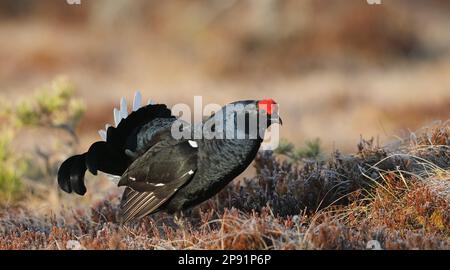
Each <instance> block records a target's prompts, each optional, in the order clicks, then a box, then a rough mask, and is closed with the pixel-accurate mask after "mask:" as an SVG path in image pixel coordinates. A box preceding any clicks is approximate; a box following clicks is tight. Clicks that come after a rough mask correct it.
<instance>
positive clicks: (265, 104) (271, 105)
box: [258, 98, 277, 115]
mask: <svg viewBox="0 0 450 270" xmlns="http://www.w3.org/2000/svg"><path fill="white" fill-rule="evenodd" d="M276 105H277V103H276V102H275V101H274V100H273V99H271V98H269V99H263V100H261V101H259V102H258V107H259V108H260V109H263V110H265V111H266V112H267V114H269V115H271V114H272V113H273V109H275V108H276V107H275V106H276Z"/></svg>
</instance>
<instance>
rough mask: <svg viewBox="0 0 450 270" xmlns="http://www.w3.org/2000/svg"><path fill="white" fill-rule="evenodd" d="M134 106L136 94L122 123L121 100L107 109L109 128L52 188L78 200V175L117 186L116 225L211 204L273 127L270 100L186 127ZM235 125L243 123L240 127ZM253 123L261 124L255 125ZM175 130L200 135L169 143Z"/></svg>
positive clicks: (155, 109) (156, 108)
mask: <svg viewBox="0 0 450 270" xmlns="http://www.w3.org/2000/svg"><path fill="white" fill-rule="evenodd" d="M140 104H141V95H140V93H136V95H135V98H134V102H133V112H132V113H131V114H129V115H128V108H127V104H126V101H125V99H122V100H121V106H120V110H117V109H114V120H115V122H116V126H115V127H113V126H109V125H107V126H106V130H101V131H100V135H101V137H102V138H103V141H99V142H96V143H94V144H92V145H91V147H90V148H89V150H88V151H87V152H86V153H84V154H81V155H76V156H72V157H70V158H68V159H67V160H66V161H64V162H63V163H62V165H61V167H60V168H59V171H58V184H59V186H60V188H61V189H63V190H64V191H66V192H68V193H71V192H75V193H77V194H79V195H84V194H85V193H86V187H85V185H84V176H85V172H86V170H89V171H90V172H91V173H92V174H94V175H97V173H98V172H99V171H101V172H104V173H106V174H108V175H109V176H110V177H112V178H116V179H117V180H119V179H120V181H119V182H118V185H119V186H126V189H125V191H124V194H123V196H122V200H121V209H122V222H123V223H125V222H128V221H130V220H134V219H140V218H142V217H144V216H146V215H149V214H152V213H155V212H157V211H161V210H164V211H167V212H168V213H178V212H180V211H182V210H185V209H189V208H191V207H193V206H195V205H197V204H200V203H201V202H203V201H205V200H207V199H209V198H211V197H212V196H214V195H215V194H217V193H218V192H219V191H220V190H221V189H222V188H224V187H225V186H226V185H227V184H228V183H229V182H230V181H231V180H233V179H234V178H235V177H236V176H238V175H239V174H240V173H242V172H243V171H244V170H245V169H246V168H247V167H248V166H249V165H250V163H251V162H252V160H253V159H254V158H255V156H256V154H257V152H258V149H259V148H260V145H261V143H262V141H263V137H264V132H265V130H266V128H268V127H269V126H270V125H271V124H272V123H280V124H281V119H280V118H279V116H278V107H277V104H276V103H275V102H274V101H273V100H271V99H266V100H261V101H256V100H249V101H238V102H234V103H231V104H229V105H234V106H233V107H232V108H233V109H229V107H230V106H229V105H227V106H225V107H223V108H222V109H221V110H220V111H219V112H216V113H215V114H214V115H212V116H211V117H209V118H208V119H207V120H205V121H204V122H203V123H201V124H202V125H194V126H189V125H188V124H187V123H186V122H182V121H181V120H178V119H177V118H176V117H174V116H172V114H171V111H170V110H169V109H168V108H167V106H166V105H163V104H151V102H149V104H148V105H146V106H143V107H141V106H140ZM239 119H244V122H245V125H244V126H243V125H239V124H238V122H239ZM252 119H256V122H257V125H256V126H257V130H256V132H252V130H251V128H250V127H252V124H251V123H250V122H251V120H252ZM261 119H262V120H261ZM222 120H223V121H222ZM177 121H178V122H177ZM261 121H264V122H265V123H264V124H262V125H260V124H261ZM180 123H181V124H180ZM229 123H233V124H234V125H229ZM175 124H180V126H179V127H178V126H177V128H176V129H175V130H178V131H180V132H182V131H186V130H187V134H190V135H193V134H194V133H195V132H194V130H196V128H198V126H200V127H202V128H203V129H200V130H201V131H203V133H205V134H204V136H202V137H201V138H200V139H196V137H195V138H192V139H191V138H177V139H175V138H174V137H175V136H173V130H174V128H173V127H174V126H176V125H175ZM253 127H255V125H253ZM230 129H231V130H230ZM197 130H198V129H197ZM206 133H209V135H214V136H208V134H206Z"/></svg>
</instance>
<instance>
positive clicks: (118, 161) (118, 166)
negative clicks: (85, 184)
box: [86, 142, 129, 175]
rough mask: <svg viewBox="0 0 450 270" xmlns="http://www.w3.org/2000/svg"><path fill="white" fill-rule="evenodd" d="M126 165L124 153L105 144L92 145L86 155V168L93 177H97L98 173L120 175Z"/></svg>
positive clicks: (126, 159) (126, 160)
mask: <svg viewBox="0 0 450 270" xmlns="http://www.w3.org/2000/svg"><path fill="white" fill-rule="evenodd" d="M128 163H129V161H128V158H127V156H126V155H125V152H124V151H120V150H117V149H114V148H112V147H111V144H109V143H107V142H96V143H94V144H92V145H91V147H90V148H89V151H88V152H87V155H86V166H87V168H88V169H89V171H90V172H91V173H92V174H94V175H97V172H98V171H102V172H105V173H109V174H113V175H122V174H123V173H124V172H125V170H126V169H127V166H128Z"/></svg>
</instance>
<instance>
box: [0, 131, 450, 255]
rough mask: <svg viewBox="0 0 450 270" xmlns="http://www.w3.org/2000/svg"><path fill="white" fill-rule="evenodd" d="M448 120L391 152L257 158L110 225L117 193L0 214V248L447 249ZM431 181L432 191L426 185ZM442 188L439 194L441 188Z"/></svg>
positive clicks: (363, 146) (365, 145)
mask: <svg viewBox="0 0 450 270" xmlns="http://www.w3.org/2000/svg"><path fill="white" fill-rule="evenodd" d="M449 131H450V126H449V125H448V123H444V124H441V125H438V126H435V127H433V128H432V129H430V130H428V132H424V133H423V135H420V136H418V137H415V136H413V139H408V140H406V141H404V142H402V143H401V144H399V145H397V146H395V147H394V146H391V147H392V148H379V147H376V146H374V145H373V142H370V141H362V142H361V143H360V144H359V149H360V151H359V153H357V154H355V155H352V156H344V155H342V154H338V153H336V154H335V155H333V157H332V158H331V159H330V160H328V161H326V162H319V161H318V162H312V161H305V163H297V164H289V163H288V162H287V161H279V160H278V159H276V158H275V157H274V156H273V155H272V154H270V153H264V154H261V155H259V157H258V159H257V160H256V162H255V167H256V172H257V174H256V176H255V177H254V178H252V179H247V180H245V181H244V182H241V183H235V184H232V185H230V186H229V187H228V188H227V189H226V190H224V191H222V192H221V194H220V195H219V196H217V197H216V198H214V199H212V200H210V201H208V202H206V203H204V204H203V205H201V206H200V207H198V208H195V209H194V210H192V211H190V212H188V213H186V217H184V218H180V219H173V217H170V216H167V215H166V214H163V213H160V214H155V215H153V216H151V217H148V218H145V219H143V220H142V221H140V222H137V223H133V224H129V225H127V226H125V227H120V226H119V225H118V213H119V211H118V196H116V195H110V196H107V197H106V198H104V199H103V200H101V201H100V202H98V203H96V204H95V205H94V206H93V207H92V208H91V209H86V208H82V207H79V208H75V209H73V210H68V209H65V210H62V211H60V212H59V213H57V214H56V213H55V214H48V215H41V214H35V213H33V212H32V210H27V209H24V208H17V207H10V208H7V209H3V211H2V212H1V213H0V215H1V216H0V218H1V219H0V249H66V248H68V249H365V248H366V247H367V245H368V243H369V244H370V243H371V242H370V241H371V240H377V241H378V242H379V243H380V245H381V247H382V248H385V249H449V248H450V216H449V213H450V201H449V200H448V198H447V197H446V196H443V195H442V193H441V192H442V190H443V189H444V191H446V192H448V191H449V190H450V185H449V183H448V179H449V177H450V173H449V168H450V155H449V150H448V147H449V145H450V144H449V134H450V133H449ZM430 181H432V182H431V183H434V182H436V181H441V182H442V183H445V184H442V185H441V186H440V189H436V186H435V185H430ZM444 194H445V193H444Z"/></svg>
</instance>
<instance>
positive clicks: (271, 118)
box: [207, 99, 282, 138]
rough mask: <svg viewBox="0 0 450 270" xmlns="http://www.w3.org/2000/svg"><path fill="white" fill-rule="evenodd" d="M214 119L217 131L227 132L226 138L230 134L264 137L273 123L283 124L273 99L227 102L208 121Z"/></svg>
mask: <svg viewBox="0 0 450 270" xmlns="http://www.w3.org/2000/svg"><path fill="white" fill-rule="evenodd" d="M221 120H223V121H222V122H221V123H219V122H220V121H221ZM212 121H216V122H215V124H214V129H215V132H219V133H222V132H223V133H226V134H227V135H226V136H225V137H226V138H230V136H229V135H230V134H233V136H237V137H239V136H245V138H248V137H249V136H250V137H252V135H253V136H257V137H258V138H263V137H264V132H265V131H266V129H267V128H268V127H270V126H271V125H272V124H274V123H279V124H282V120H281V118H280V116H279V108H278V104H277V103H276V102H275V101H274V100H273V99H263V100H241V101H236V102H233V103H230V104H227V105H226V106H224V107H222V109H221V110H220V111H219V112H217V113H216V114H215V115H214V116H212V117H211V118H210V120H208V121H207V122H211V123H212Z"/></svg>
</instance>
